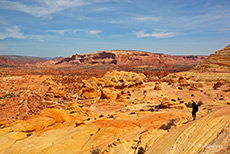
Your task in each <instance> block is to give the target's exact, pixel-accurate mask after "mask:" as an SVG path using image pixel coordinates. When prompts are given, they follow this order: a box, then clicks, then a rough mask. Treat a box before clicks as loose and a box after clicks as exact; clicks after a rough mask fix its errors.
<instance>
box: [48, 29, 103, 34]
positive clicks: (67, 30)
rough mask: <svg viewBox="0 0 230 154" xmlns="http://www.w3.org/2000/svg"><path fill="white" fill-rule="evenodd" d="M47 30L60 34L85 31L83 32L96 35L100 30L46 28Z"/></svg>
mask: <svg viewBox="0 0 230 154" xmlns="http://www.w3.org/2000/svg"><path fill="white" fill-rule="evenodd" d="M48 32H51V33H57V34H60V35H62V36H64V35H65V33H77V32H85V33H88V34H92V35H97V34H99V33H101V31H100V30H88V29H62V30H48Z"/></svg>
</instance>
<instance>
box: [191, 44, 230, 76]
mask: <svg viewBox="0 0 230 154" xmlns="http://www.w3.org/2000/svg"><path fill="white" fill-rule="evenodd" d="M192 70H193V71H198V72H230V45H228V46H226V47H225V48H224V49H221V50H218V51H216V52H215V53H214V54H211V55H210V56H209V57H208V58H207V59H205V60H204V61H203V62H201V63H200V64H199V65H197V66H195V67H194V68H192Z"/></svg>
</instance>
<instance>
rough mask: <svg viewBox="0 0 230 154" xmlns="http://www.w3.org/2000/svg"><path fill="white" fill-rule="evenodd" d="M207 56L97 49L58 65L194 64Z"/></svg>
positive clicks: (72, 57) (69, 58) (77, 55)
mask: <svg viewBox="0 0 230 154" xmlns="http://www.w3.org/2000/svg"><path fill="white" fill-rule="evenodd" d="M205 58H206V56H170V55H164V54H154V53H150V52H143V51H130V50H112V51H97V52H94V53H89V54H83V55H80V54H74V55H72V56H70V57H66V58H63V59H61V60H60V61H58V62H57V63H56V65H60V64H62V65H69V64H70V65H104V64H110V65H111V64H113V65H116V66H126V67H140V66H142V67H143V66H151V67H154V68H158V67H174V65H182V64H183V65H187V66H193V65H196V64H198V63H199V62H201V61H203V60H204V59H205Z"/></svg>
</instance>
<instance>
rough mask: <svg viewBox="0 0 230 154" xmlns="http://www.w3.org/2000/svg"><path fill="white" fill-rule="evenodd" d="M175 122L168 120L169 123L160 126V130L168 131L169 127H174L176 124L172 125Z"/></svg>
mask: <svg viewBox="0 0 230 154" xmlns="http://www.w3.org/2000/svg"><path fill="white" fill-rule="evenodd" d="M175 121H176V119H169V122H168V123H167V125H165V124H163V125H161V126H160V129H163V130H169V129H170V128H171V126H176V124H175V123H174V122H175Z"/></svg>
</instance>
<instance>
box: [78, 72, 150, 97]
mask: <svg viewBox="0 0 230 154" xmlns="http://www.w3.org/2000/svg"><path fill="white" fill-rule="evenodd" d="M146 80H147V78H146V76H145V75H144V74H142V73H139V74H137V73H133V72H125V71H120V72H119V71H109V72H107V73H106V74H105V75H104V76H103V78H95V77H92V78H90V79H89V80H83V81H82V83H80V84H78V85H76V87H77V89H78V94H79V99H81V100H82V99H110V100H115V99H117V98H119V94H120V93H121V92H122V90H123V89H125V88H134V87H138V86H144V81H146Z"/></svg>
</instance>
